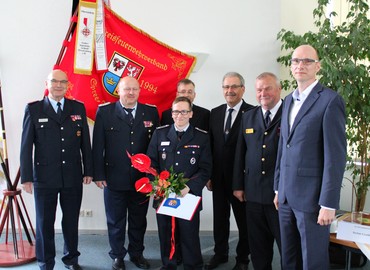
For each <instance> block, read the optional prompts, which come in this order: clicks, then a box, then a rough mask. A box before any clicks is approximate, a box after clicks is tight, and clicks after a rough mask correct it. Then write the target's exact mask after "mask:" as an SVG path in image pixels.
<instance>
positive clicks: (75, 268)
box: [64, 263, 82, 270]
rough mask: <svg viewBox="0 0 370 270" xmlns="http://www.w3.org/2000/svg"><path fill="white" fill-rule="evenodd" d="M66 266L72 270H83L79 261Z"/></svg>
mask: <svg viewBox="0 0 370 270" xmlns="http://www.w3.org/2000/svg"><path fill="white" fill-rule="evenodd" d="M64 267H65V268H67V269H70V270H82V267H81V266H80V265H79V264H78V263H76V264H71V265H67V264H65V265H64Z"/></svg>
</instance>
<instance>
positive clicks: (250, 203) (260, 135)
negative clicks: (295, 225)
mask: <svg viewBox="0 0 370 270" xmlns="http://www.w3.org/2000/svg"><path fill="white" fill-rule="evenodd" d="M255 88H256V98H257V101H258V103H259V104H261V106H258V107H256V108H254V109H251V110H249V111H247V112H245V113H244V114H243V116H242V121H241V129H240V132H239V139H238V143H237V145H236V153H235V164H234V179H233V190H234V195H235V197H237V198H238V199H239V200H240V201H241V202H244V201H246V208H247V213H246V214H247V225H248V239H249V245H250V250H251V259H252V263H253V268H254V269H255V270H269V269H270V270H271V269H272V267H271V263H272V259H273V255H274V240H276V243H277V246H278V248H279V251H280V247H281V245H280V226H279V216H278V211H277V210H276V208H275V205H274V203H273V200H274V197H275V192H274V189H273V187H274V172H275V164H276V155H277V149H278V146H279V137H280V120H281V111H282V106H281V104H282V101H281V99H280V93H281V86H280V82H279V80H278V78H277V77H276V76H275V75H274V74H272V73H268V72H265V73H262V74H261V75H259V76H258V77H257V79H256V83H255Z"/></svg>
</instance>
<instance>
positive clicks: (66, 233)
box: [34, 184, 82, 270]
mask: <svg viewBox="0 0 370 270" xmlns="http://www.w3.org/2000/svg"><path fill="white" fill-rule="evenodd" d="M34 192H35V208H36V258H37V261H38V264H39V266H40V269H42V270H50V269H53V268H54V265H55V239H54V237H55V232H54V222H55V213H56V208H57V204H58V196H59V203H60V208H61V210H62V213H63V217H62V231H63V237H64V256H63V257H62V261H63V263H64V264H67V265H72V264H76V263H78V256H79V255H80V252H78V250H77V246H78V219H79V215H80V207H81V200H82V184H81V185H80V186H77V187H71V188H55V189H54V188H38V187H35V188H34Z"/></svg>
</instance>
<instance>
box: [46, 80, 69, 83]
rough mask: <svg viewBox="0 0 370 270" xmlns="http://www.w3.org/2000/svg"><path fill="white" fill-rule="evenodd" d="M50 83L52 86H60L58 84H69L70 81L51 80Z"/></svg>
mask: <svg viewBox="0 0 370 270" xmlns="http://www.w3.org/2000/svg"><path fill="white" fill-rule="evenodd" d="M50 82H51V83H52V84H58V83H61V84H67V83H68V81H67V80H56V79H51V80H50Z"/></svg>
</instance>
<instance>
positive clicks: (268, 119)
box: [265, 111, 271, 127]
mask: <svg viewBox="0 0 370 270" xmlns="http://www.w3.org/2000/svg"><path fill="white" fill-rule="evenodd" d="M270 114H271V112H270V111H266V112H265V125H266V127H268V126H269V125H270V122H271V118H270Z"/></svg>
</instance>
